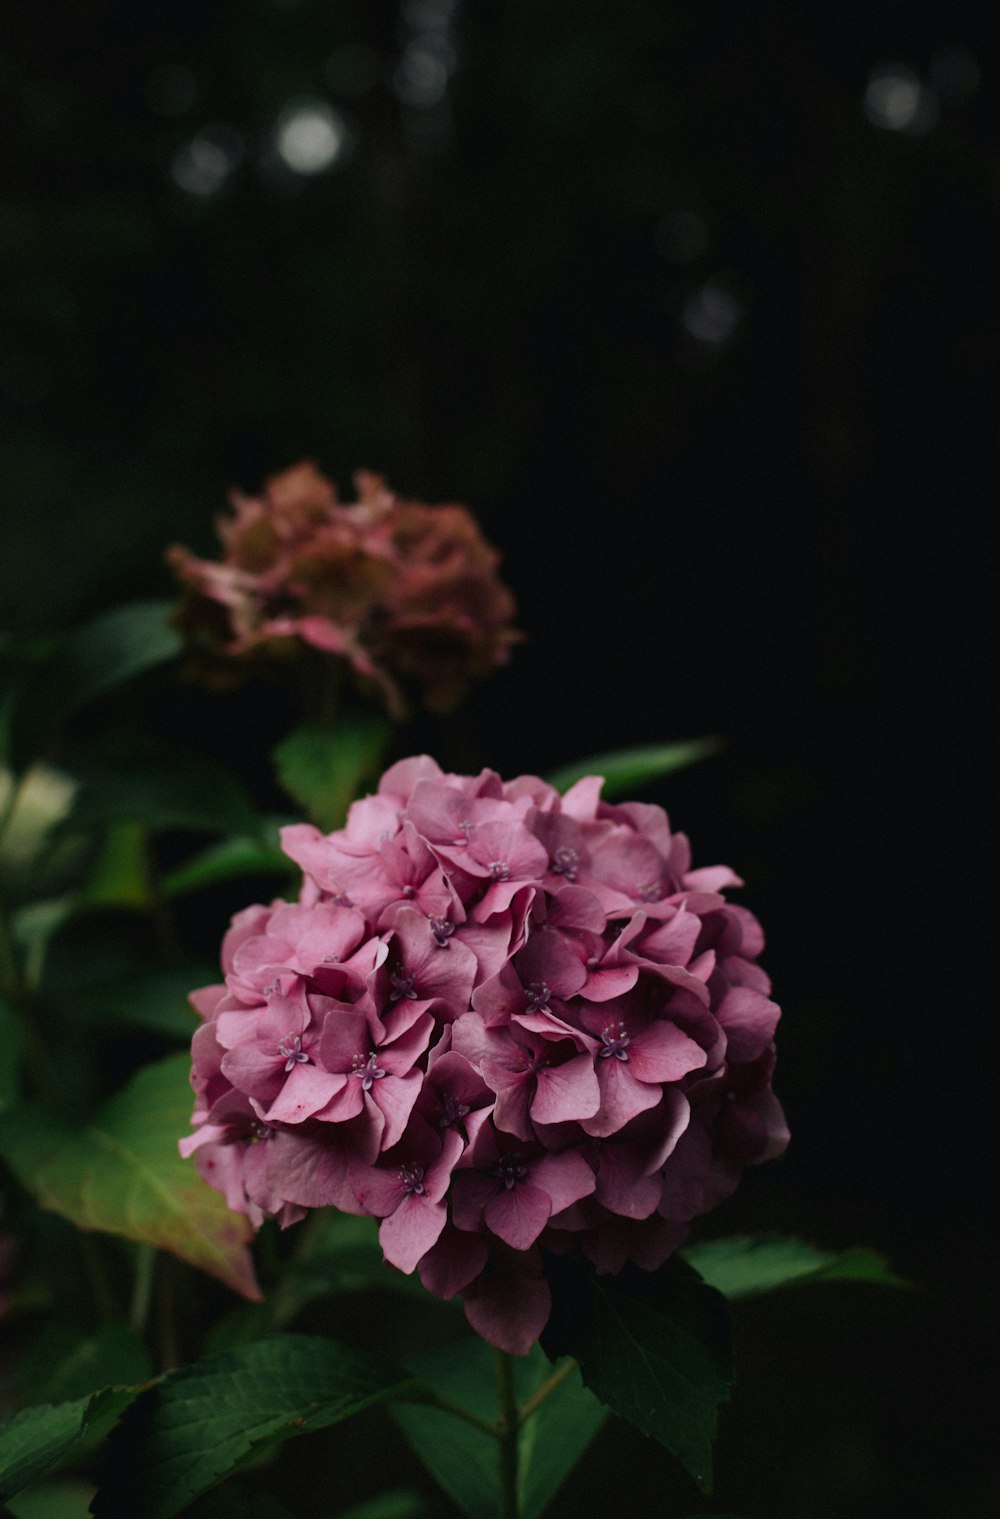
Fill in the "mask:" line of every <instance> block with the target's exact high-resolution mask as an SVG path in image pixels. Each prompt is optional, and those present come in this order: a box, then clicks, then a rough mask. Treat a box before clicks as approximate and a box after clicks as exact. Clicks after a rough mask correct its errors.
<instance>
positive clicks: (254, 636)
mask: <svg viewBox="0 0 1000 1519" xmlns="http://www.w3.org/2000/svg"><path fill="white" fill-rule="evenodd" d="M354 480H355V485H356V488H357V493H358V499H357V501H356V502H352V503H347V502H343V501H340V500H339V499H338V496H337V491H336V488H335V487H334V485H333V484H332V483H331V482H330V481H329V480H327V479H325V478H324V476H323V475H322V474H320V472H319V471H318V470H317V469H316V467H315V465H313V464H311V463H302V464H297V465H295V466H294V467H293V468H291V469H287V470H285V471H284V472H283V473H282V474H279V475H274V476H272V478H271V479H270V480H268V481H267V482H266V483H265V485H264V489H263V491H262V493H261V494H260V495H259V496H244V495H242V494H241V493H240V492H238V491H237V492H234V493H233V495H232V498H231V501H232V514H231V515H230V516H228V517H223V518H221V519H220V520H219V523H218V531H219V536H220V537H221V539H222V545H223V552H222V558H221V560H219V561H216V560H208V559H197V558H196V557H195V556H194V555H193V554H191V553H190V551H189V550H188V549H185V548H181V547H179V546H174V547H173V548H171V549H170V550H168V554H167V558H168V561H169V562H170V564H171V565H172V567H173V569H174V572H175V574H176V575H177V577H178V579H179V580H180V581H181V583H182V585H183V586H184V596H183V599H182V601H181V604H180V607H179V610H178V613H177V619H176V620H177V624H178V626H179V627H180V629H181V631H182V632H183V633H184V634H185V636H186V638H187V640H188V643H189V646H190V648H191V650H192V655H193V668H194V669H195V670H197V671H198V672H199V673H200V674H201V675H202V676H203V677H204V678H206V679H208V680H210V681H213V682H214V683H217V684H224V683H228V682H231V681H232V680H234V679H239V678H241V677H242V675H244V674H246V673H249V672H250V671H251V670H252V669H253V668H254V667H255V666H258V665H259V664H260V663H261V662H263V661H266V660H279V659H287V658H289V657H291V656H294V655H295V654H296V653H297V652H300V651H301V650H302V648H303V646H305V647H307V648H311V649H315V650H319V651H320V652H321V653H323V654H327V655H332V656H335V657H337V658H339V659H341V660H343V661H344V662H345V663H346V665H347V666H348V667H349V668H350V669H351V670H352V671H353V674H354V676H355V678H356V679H357V680H358V681H359V682H360V683H361V684H362V686H363V687H365V688H366V689H367V690H368V691H369V692H370V693H371V694H373V695H375V696H376V697H377V698H378V699H379V700H380V701H381V702H382V703H383V704H384V705H385V707H386V708H387V709H388V710H389V712H390V713H391V714H393V715H395V716H399V715H401V714H402V713H403V712H404V711H405V694H404V693H405V692H407V691H414V692H418V693H419V694H420V696H421V699H422V700H423V702H424V703H425V705H426V706H428V707H430V708H431V709H432V710H435V711H444V710H447V709H448V708H450V707H452V706H454V705H455V703H456V702H457V701H458V700H460V698H461V697H462V695H463V693H464V691H465V689H466V687H467V685H468V683H469V681H470V680H471V679H472V678H474V677H476V676H480V675H487V674H489V672H490V671H491V670H493V669H495V668H496V667H497V666H499V665H502V664H504V663H505V662H506V660H507V658H508V655H509V651H510V648H511V645H512V644H513V643H515V642H516V641H517V640H518V638H519V636H520V635H519V634H518V633H517V632H516V630H515V629H514V628H513V627H512V618H513V616H514V611H515V607H514V598H513V595H512V594H511V592H510V591H509V590H508V588H507V587H506V586H505V585H504V584H503V582H502V581H501V580H500V578H499V575H498V572H497V571H498V565H499V557H500V556H499V554H498V553H497V551H496V550H495V549H494V548H492V547H491V546H490V545H489V544H488V543H487V542H486V540H485V539H484V538H483V536H482V533H481V532H480V530H479V527H478V525H477V524H476V521H475V519H474V518H473V516H472V514H471V513H470V512H469V511H468V510H467V509H466V508H465V507H464V506H456V505H446V506H428V505H425V504H424V503H422V502H418V501H404V500H402V499H401V498H400V497H398V496H396V495H394V494H393V492H392V491H390V490H389V489H388V488H387V486H386V484H385V482H384V480H383V479H382V477H381V476H379V475H374V474H371V473H369V472H368V471H365V470H361V471H359V472H358V473H357V474H356V475H355V477H354Z"/></svg>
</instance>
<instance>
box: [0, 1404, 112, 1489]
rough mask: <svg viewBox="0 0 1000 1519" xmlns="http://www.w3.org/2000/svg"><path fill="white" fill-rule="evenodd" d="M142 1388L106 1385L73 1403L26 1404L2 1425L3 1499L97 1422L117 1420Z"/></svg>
mask: <svg viewBox="0 0 1000 1519" xmlns="http://www.w3.org/2000/svg"><path fill="white" fill-rule="evenodd" d="M139 1391H140V1389H139V1388H131V1387H128V1388H105V1389H104V1391H102V1392H97V1393H93V1394H92V1395H91V1396H90V1397H86V1398H75V1399H74V1400H73V1401H72V1402H70V1403H57V1404H55V1405H52V1404H44V1405H43V1406H42V1407H39V1408H25V1409H22V1411H21V1412H20V1413H19V1414H15V1415H14V1417H13V1418H12V1419H8V1421H7V1423H6V1424H4V1425H3V1426H2V1427H0V1501H2V1500H5V1499H7V1498H10V1497H12V1496H13V1495H14V1493H18V1492H20V1490H21V1488H22V1487H26V1486H27V1484H28V1483H29V1482H32V1481H34V1479H35V1478H36V1477H40V1476H41V1475H42V1473H43V1472H45V1471H47V1470H48V1469H49V1467H50V1466H52V1465H53V1464H54V1463H55V1462H56V1461H58V1460H60V1459H61V1457H63V1456H64V1455H65V1454H66V1452H67V1451H68V1450H69V1449H70V1447H71V1446H73V1445H75V1444H76V1442H77V1441H78V1440H79V1439H80V1438H81V1437H82V1436H83V1435H84V1434H85V1433H86V1432H87V1430H88V1429H90V1428H92V1427H93V1426H94V1425H95V1424H101V1425H106V1424H107V1423H108V1422H109V1421H111V1422H113V1421H115V1420H117V1419H118V1418H119V1417H120V1415H121V1414H122V1412H123V1411H124V1410H125V1408H127V1407H128V1405H129V1404H130V1403H131V1402H132V1401H133V1399H134V1398H136V1397H137V1396H138V1394H139Z"/></svg>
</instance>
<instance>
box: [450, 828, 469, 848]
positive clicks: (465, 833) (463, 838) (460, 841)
mask: <svg viewBox="0 0 1000 1519" xmlns="http://www.w3.org/2000/svg"><path fill="white" fill-rule="evenodd" d="M471 829H472V824H471V823H459V825H458V836H457V838H454V839H452V841H451V842H452V844H454V845H457V846H458V847H459V848H461V847H462V846H463V845H465V844H467V843H468V842H469V833H470V831H471Z"/></svg>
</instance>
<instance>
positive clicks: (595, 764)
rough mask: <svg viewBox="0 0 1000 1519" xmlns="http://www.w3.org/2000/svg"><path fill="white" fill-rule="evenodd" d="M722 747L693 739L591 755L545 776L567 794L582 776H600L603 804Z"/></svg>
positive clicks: (715, 740) (716, 741)
mask: <svg viewBox="0 0 1000 1519" xmlns="http://www.w3.org/2000/svg"><path fill="white" fill-rule="evenodd" d="M721 748H722V740H721V739H719V738H693V739H688V740H686V741H685V742H682V743H677V744H643V745H641V746H640V747H639V748H637V749H616V750H614V751H613V752H612V753H610V754H595V755H593V756H592V757H591V758H590V759H586V760H580V761H578V763H577V764H575V765H564V766H563V768H562V769H561V770H556V771H555V772H554V774H552V775H550V776H549V777H548V780H549V784H550V785H552V786H555V788H556V790H557V791H568V790H569V788H570V786H573V785H575V784H576V782H577V781H579V780H582V778H583V777H584V776H585V775H603V777H604V791H603V796H604V799H605V801H613V800H614V799H615V798H616V797H627V796H629V795H630V793H631V792H633V791H634V790H635V789H636V788H637V787H638V786H648V785H649V783H650V781H656V780H659V779H660V778H661V777H662V776H664V775H673V773H674V771H675V770H684V769H685V768H686V767H687V766H688V765H694V764H696V763H697V761H698V760H702V759H707V758H708V757H709V755H712V754H718V753H719V751H720V749H721Z"/></svg>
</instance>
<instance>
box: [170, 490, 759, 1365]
mask: <svg viewBox="0 0 1000 1519" xmlns="http://www.w3.org/2000/svg"><path fill="white" fill-rule="evenodd" d="M367 488H369V489H374V486H371V484H370V482H369V486H368V487H367ZM282 499H283V501H284V507H283V512H282V513H279V518H278V526H275V527H274V531H275V533H277V534H278V537H279V538H280V537H281V534H286V535H287V534H291V535H292V537H294V535H295V532H297V531H298V528H297V527H296V523H297V521H298V518H297V516H296V512H297V511H298V510H299V507H300V506H301V502H300V501H299V500H298V497H297V496H296V493H295V491H291V492H290V494H289V496H288V497H287V499H286V498H282ZM323 499H325V498H322V497H321V493H319V491H318V488H317V495H316V502H315V509H316V511H317V512H319V511H320V509H321V507H322V500H323ZM297 503H298V504H297ZM322 509H323V510H325V509H326V508H325V507H323V508H322ZM279 526H280V533H279V532H278V527H279ZM282 541H284V540H282ZM600 790H601V782H600V779H599V778H598V777H587V778H586V779H585V780H583V781H580V782H578V783H577V785H575V786H574V787H573V788H572V789H571V790H570V791H569V792H567V794H566V795H565V796H562V797H561V796H560V795H559V794H558V793H557V792H556V791H555V790H554V789H553V788H552V787H551V786H548V785H547V784H546V783H545V782H544V781H541V780H539V779H538V778H537V777H534V776H520V777H518V778H517V779H516V780H514V781H510V782H505V781H503V780H501V778H500V777H499V776H498V775H496V774H495V773H494V772H493V771H490V770H484V771H483V772H482V773H481V774H480V775H478V776H461V775H449V774H447V773H445V772H444V771H442V770H441V769H440V767H439V766H438V765H437V764H436V763H435V762H434V761H433V760H432V759H430V758H428V757H427V756H422V757H419V758H415V759H410V760H404V761H401V762H400V763H399V764H397V765H394V766H393V767H392V768H391V769H390V770H389V771H387V772H386V774H385V775H384V776H383V778H382V781H381V782H380V785H379V788H378V791H377V793H376V794H375V795H374V796H370V797H366V798H365V799H364V800H362V801H359V802H356V803H355V804H354V806H353V807H352V808H351V812H350V816H349V818H348V822H347V825H346V827H345V828H342V829H339V830H337V831H336V832H335V833H332V834H329V835H325V836H324V835H323V834H321V833H320V832H319V831H318V830H317V829H315V828H312V827H310V826H309V825H307V824H301V825H299V824H296V825H294V826H292V827H290V828H287V829H285V831H284V839H283V842H284V847H285V849H286V852H287V853H288V854H289V856H290V857H291V858H292V859H294V860H295V861H296V862H297V863H298V864H299V865H300V866H301V867H302V869H303V872H304V876H303V885H302V891H301V895H300V900H299V902H298V903H293V904H289V903H274V904H272V906H270V907H253V908H248V909H246V911H245V912H242V913H240V914H238V915H237V917H236V918H235V919H234V920H233V924H232V926H231V928H230V929H229V931H228V933H227V935H226V937H225V940H224V942H223V947H222V966H223V973H224V977H225V981H224V984H222V985H218V986H214V987H206V988H203V989H202V990H201V991H199V992H196V993H194V994H193V995H192V1002H193V1004H194V1006H195V1007H196V1009H197V1011H198V1013H199V1014H200V1016H201V1018H202V1020H203V1022H202V1026H201V1028H200V1029H199V1030H198V1032H197V1034H196V1035H195V1038H194V1041H193V1045H192V1055H193V1072H192V1085H193V1087H194V1090H195V1094H196V1101H195V1109H194V1114H193V1119H192V1122H193V1124H194V1125H195V1132H194V1133H193V1134H192V1135H191V1136H189V1137H188V1138H187V1139H185V1140H183V1141H182V1142H181V1148H182V1151H183V1153H184V1154H186V1155H193V1156H194V1158H195V1160H196V1162H197V1164H198V1166H199V1168H200V1170H201V1172H202V1175H203V1176H205V1177H206V1179H207V1180H209V1181H210V1182H211V1183H212V1185H213V1186H215V1187H217V1188H218V1189H219V1190H220V1191H221V1192H223V1193H224V1195H225V1196H226V1198H227V1200H228V1201H229V1204H230V1206H231V1207H233V1208H235V1209H237V1210H238V1211H241V1212H244V1213H246V1214H247V1215H248V1216H249V1217H250V1218H251V1220H252V1221H253V1222H254V1223H255V1224H259V1223H260V1222H261V1220H262V1219H263V1218H264V1217H265V1216H274V1217H277V1218H278V1220H279V1221H280V1222H281V1223H282V1225H286V1224H289V1223H292V1222H294V1221H296V1220H297V1219H298V1218H300V1217H301V1216H302V1215H303V1212H304V1211H306V1210H308V1209H310V1208H314V1207H323V1206H328V1205H332V1206H335V1207H338V1208H341V1209H343V1210H345V1211H347V1212H352V1213H361V1214H367V1215H369V1216H371V1217H374V1218H377V1219H379V1221H380V1223H379V1238H380V1240H381V1243H382V1248H383V1251H384V1253H385V1256H386V1259H387V1261H389V1262H390V1263H391V1264H392V1265H394V1266H395V1267H397V1268H398V1269H400V1270H403V1271H407V1272H409V1271H413V1270H417V1271H419V1273H420V1277H421V1280H422V1281H423V1282H424V1284H425V1286H426V1287H427V1288H428V1290H429V1291H431V1292H434V1293H436V1294H438V1295H439V1296H442V1297H451V1296H454V1295H455V1294H460V1295H461V1296H462V1298H463V1300H464V1303H465V1309H466V1313H467V1316H468V1318H469V1321H470V1322H471V1323H472V1325H473V1326H474V1327H475V1328H476V1329H477V1331H478V1332H479V1333H480V1334H482V1335H484V1336H485V1337H486V1338H487V1339H489V1340H490V1341H491V1342H492V1343H494V1344H496V1345H499V1346H500V1347H501V1348H503V1349H506V1350H510V1351H512V1352H515V1353H523V1352H525V1351H527V1350H528V1349H529V1348H530V1346H531V1344H532V1343H533V1342H534V1340H535V1339H536V1338H537V1336H538V1334H539V1333H540V1332H541V1330H542V1328H543V1327H544V1325H545V1322H546V1319H547V1317H548V1313H549V1310H550V1297H549V1288H548V1286H547V1283H546V1281H545V1276H544V1260H545V1252H546V1251H547V1250H551V1251H565V1250H567V1249H571V1248H575V1247H577V1246H579V1248H581V1249H582V1250H583V1252H584V1254H585V1255H586V1256H587V1257H588V1258H589V1259H590V1260H591V1261H592V1262H593V1263H594V1265H595V1266H596V1268H597V1269H598V1271H604V1272H614V1271H618V1270H620V1269H621V1268H622V1266H623V1265H624V1264H625V1263H626V1262H627V1261H632V1262H634V1263H635V1264H637V1265H639V1266H641V1267H643V1268H644V1269H649V1270H652V1269H655V1268H656V1267H657V1266H659V1265H660V1264H662V1262H663V1261H664V1260H666V1259H667V1257H668V1256H669V1255H670V1254H672V1253H673V1251H675V1250H676V1249H678V1247H679V1246H680V1245H682V1244H683V1243H684V1240H685V1238H686V1236H687V1232H688V1229H689V1227H690V1224H691V1222H692V1220H693V1219H695V1218H696V1217H698V1216H699V1215H700V1214H702V1213H705V1212H707V1211H708V1210H709V1209H711V1208H713V1207H715V1206H716V1205H717V1204H718V1203H719V1202H721V1201H722V1200H723V1199H724V1198H726V1197H728V1196H729V1194H730V1193H731V1192H732V1191H733V1189H734V1188H735V1186H736V1185H737V1184H738V1181H739V1177H740V1174H741V1172H742V1170H743V1168H744V1167H745V1166H747V1165H754V1164H757V1163H759V1162H761V1161H763V1160H767V1159H769V1158H770V1157H772V1156H774V1155H777V1154H779V1153H780V1152H781V1150H782V1149H783V1148H784V1146H785V1144H786V1143H787V1139H788V1131H787V1129H786V1127H785V1122H784V1117H783V1114H782V1111H781V1108H780V1105H779V1104H778V1101H777V1099H776V1098H775V1096H774V1094H773V1091H772V1089H771V1077H772V1072H773V1069H774V1032H775V1026H776V1024H777V1020H778V1017H779V1010H778V1007H777V1005H776V1004H775V1003H774V1002H773V1001H772V1000H771V997H770V989H771V988H770V982H769V981H768V978H767V976H766V974H765V972H764V971H763V970H762V969H761V966H760V964H759V961H758V957H759V955H760V953H761V950H762V949H763V942H764V941H763V935H762V933H761V931H760V927H759V925H758V923H757V921H756V919H755V918H754V917H753V916H752V915H751V913H750V912H748V911H747V909H746V908H744V907H742V906H738V905H735V904H733V903H732V902H730V901H729V899H728V897H727V895H726V893H727V892H728V891H730V890H731V889H733V888H734V887H737V886H738V885H739V884H740V882H739V881H738V878H737V877H736V876H735V875H734V874H733V872H732V871H730V870H729V869H728V868H727V867H725V866H710V867H707V868H701V869H697V870H693V869H692V868H691V853H690V848H689V845H688V842H687V840H686V838H684V836H683V835H682V834H675V833H673V832H672V831H671V828H670V824H669V822H668V820H667V817H666V814H665V813H664V812H663V811H662V809H661V808H658V807H651V806H646V805H642V804H639V803H627V804H625V805H621V806H611V805H609V804H607V803H605V802H602V801H601V798H600Z"/></svg>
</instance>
